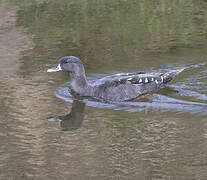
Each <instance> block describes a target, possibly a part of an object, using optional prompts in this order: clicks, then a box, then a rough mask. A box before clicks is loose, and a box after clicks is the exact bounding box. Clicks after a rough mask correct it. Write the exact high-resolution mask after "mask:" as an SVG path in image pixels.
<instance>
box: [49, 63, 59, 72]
mask: <svg viewBox="0 0 207 180" xmlns="http://www.w3.org/2000/svg"><path fill="white" fill-rule="evenodd" d="M57 71H62V68H61V67H60V64H58V65H57V66H55V67H52V68H50V69H48V70H47V72H57Z"/></svg>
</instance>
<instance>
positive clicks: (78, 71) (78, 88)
mask: <svg viewBox="0 0 207 180" xmlns="http://www.w3.org/2000/svg"><path fill="white" fill-rule="evenodd" d="M59 70H65V71H68V72H69V73H70V76H71V82H70V88H71V91H72V92H74V93H76V94H78V95H80V96H91V97H96V98H101V99H104V100H108V101H126V100H132V99H135V98H137V97H138V96H140V95H143V94H147V93H150V92H153V91H157V90H160V89H162V88H164V87H165V86H166V85H167V83H168V82H170V81H171V80H172V79H173V77H174V76H176V75H177V74H179V73H180V72H182V71H183V70H184V69H179V70H171V71H169V72H166V73H159V72H157V73H155V72H152V73H144V72H134V73H120V74H115V75H111V76H107V77H104V78H102V79H99V80H97V81H95V82H88V81H87V80H86V76H85V70H84V67H83V64H82V62H81V61H80V59H78V58H76V57H74V56H67V57H63V58H61V60H60V64H59V65H57V66H56V67H55V68H52V69H49V70H48V72H53V71H59Z"/></svg>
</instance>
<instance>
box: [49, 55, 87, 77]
mask: <svg viewBox="0 0 207 180" xmlns="http://www.w3.org/2000/svg"><path fill="white" fill-rule="evenodd" d="M62 70H63V71H67V72H70V73H78V74H81V73H85V72H84V68H83V64H82V62H81V60H80V59H79V58H77V57H75V56H66V57H62V58H61V59H60V61H59V64H58V65H56V66H55V67H53V68H50V69H48V70H47V72H57V71H62Z"/></svg>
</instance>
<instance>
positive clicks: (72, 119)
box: [48, 100, 85, 131]
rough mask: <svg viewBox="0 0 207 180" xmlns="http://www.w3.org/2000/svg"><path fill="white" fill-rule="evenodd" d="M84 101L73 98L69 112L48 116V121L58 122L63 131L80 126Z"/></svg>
mask: <svg viewBox="0 0 207 180" xmlns="http://www.w3.org/2000/svg"><path fill="white" fill-rule="evenodd" d="M84 109H85V103H84V102H83V101H80V100H74V101H73V104H72V109H71V112H70V113H69V114H67V115H65V116H60V117H58V118H50V119H48V120H49V121H56V122H59V124H60V127H61V128H62V130H63V131H72V130H77V129H78V128H80V127H81V125H82V122H83V119H84Z"/></svg>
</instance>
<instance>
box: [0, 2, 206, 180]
mask: <svg viewBox="0 0 207 180" xmlns="http://www.w3.org/2000/svg"><path fill="white" fill-rule="evenodd" d="M206 7H207V3H206V1H201V0H198V1H187V0H183V1H177V0H176V1H168V2H166V1H151V2H144V1H143V2H141V1H140V2H139V1H130V2H129V1H113V2H111V1H100V2H98V1H93V0H91V1H87V0H85V1H67V0H66V1H51V2H49V1H38V0H37V1H30V2H28V1H21V2H18V1H12V0H11V2H10V3H8V2H6V1H1V2H0V68H1V71H0V103H1V106H0V114H1V116H0V180H7V179H9V180H10V179H14V180H20V179H21V180H22V179H26V180H27V179H29V180H30V179H32V180H34V179H35V180H53V179H54V180H56V179H67V180H68V179H71V180H76V179H77V180H81V179H83V180H85V179H104V180H105V179H107V180H108V179H127V180H128V179H130V180H137V179H149V180H151V179H165V180H166V179H169V180H171V179H173V180H174V179H178V180H189V179H201V180H205V179H207V152H206V149H207V118H206V115H207V78H206V75H207V61H206V60H207V46H206V43H207V38H206V37H207V30H206V29H207V12H206V11H205V9H206ZM65 55H75V56H78V57H80V58H81V59H82V60H83V62H84V65H85V67H86V71H87V75H88V77H89V79H90V80H94V79H97V78H99V77H102V76H105V75H108V74H113V73H114V72H124V71H125V72H126V71H135V70H141V71H143V70H146V71H152V70H160V69H161V70H166V69H173V68H177V67H190V69H189V70H186V71H185V72H183V73H182V74H180V75H179V76H178V77H177V78H176V79H175V80H174V81H173V82H172V83H171V84H170V85H169V87H168V88H166V89H165V90H163V91H161V92H159V93H157V94H153V95H150V96H149V97H147V98H146V99H145V100H144V101H142V102H138V103H137V102H136V103H135V102H126V103H121V104H104V103H101V102H94V101H92V100H90V99H85V100H83V101H73V98H72V97H71V96H70V95H69V94H68V93H67V91H65V90H67V83H68V81H69V78H68V75H67V74H66V73H53V74H48V73H46V69H47V68H48V67H51V66H53V65H54V64H56V62H57V61H58V58H60V57H61V56H65Z"/></svg>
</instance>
